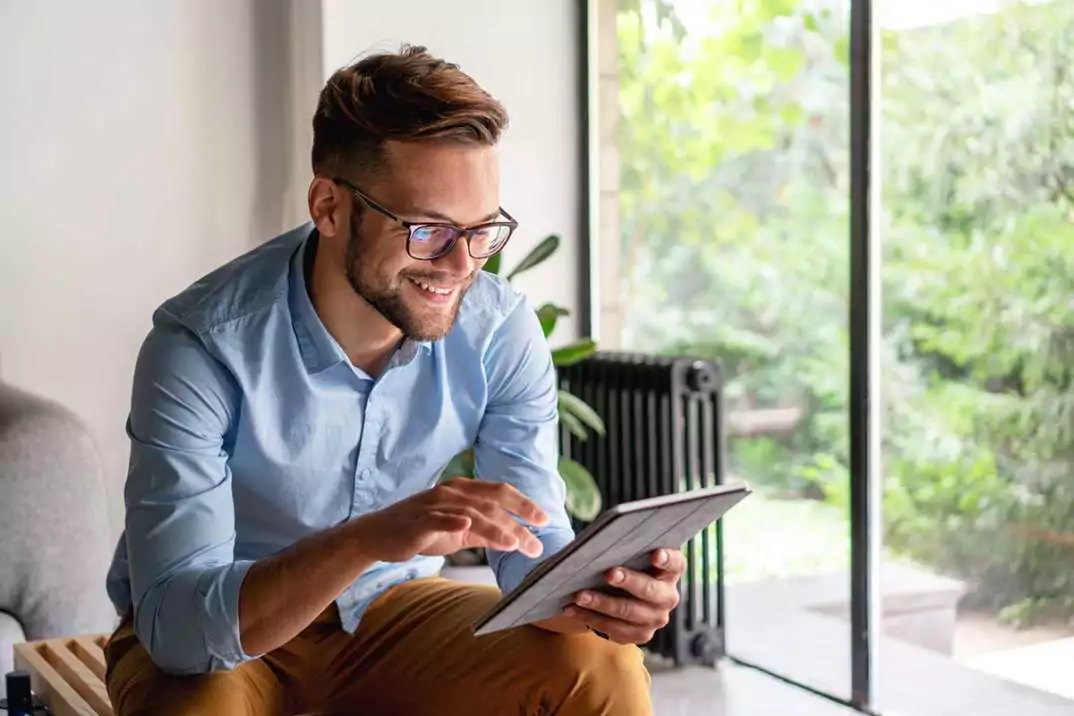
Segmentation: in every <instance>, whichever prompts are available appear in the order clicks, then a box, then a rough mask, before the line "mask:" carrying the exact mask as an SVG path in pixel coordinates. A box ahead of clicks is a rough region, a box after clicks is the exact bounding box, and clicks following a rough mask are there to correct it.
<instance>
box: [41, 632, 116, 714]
mask: <svg viewBox="0 0 1074 716" xmlns="http://www.w3.org/2000/svg"><path fill="white" fill-rule="evenodd" d="M69 645H70V642H69V640H66V639H53V640H50V641H46V642H45V644H44V649H43V650H42V652H41V653H42V655H43V656H44V657H45V660H46V661H48V663H49V664H51V665H52V666H53V668H55V669H56V671H57V672H58V673H59V674H60V676H61V677H63V678H64V679H66V680H67V683H68V684H70V685H71V687H72V688H73V689H74V690H75V691H77V692H78V695H79V696H81V697H82V698H83V699H84V700H85V701H86V703H87V704H89V705H90V707H91V708H92V709H93V710H94V712H95V713H96V714H97V715H98V716H115V712H113V711H112V706H111V704H110V703H109V700H108V690H107V689H106V688H105V686H104V681H103V680H102V679H100V678H98V676H97V675H96V674H95V673H93V671H91V670H90V668H89V667H88V666H86V665H85V664H83V663H82V662H81V661H80V660H79V659H78V658H77V657H76V656H75V655H74V653H73V652H72V651H71V649H70V648H69Z"/></svg>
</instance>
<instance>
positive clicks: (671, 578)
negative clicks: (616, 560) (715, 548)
mask: <svg viewBox="0 0 1074 716" xmlns="http://www.w3.org/2000/svg"><path fill="white" fill-rule="evenodd" d="M650 561H651V563H652V565H653V569H652V570H651V571H650V572H648V573H646V572H636V571H634V570H632V569H628V568H626V567H615V568H613V569H610V570H608V571H607V572H606V573H605V575H604V578H605V580H606V581H607V582H608V584H609V585H610V586H612V587H615V588H617V589H619V590H622V592H623V593H622V594H621V595H618V596H612V595H610V594H605V593H602V592H597V591H591V590H585V591H582V592H579V593H578V594H576V595H575V596H574V604H573V605H571V606H568V607H567V608H566V609H564V614H566V615H567V616H569V617H571V618H572V619H574V620H576V621H578V622H581V623H582V624H584V625H585V626H587V627H589V628H590V629H592V630H593V631H595V632H598V633H600V634H601V635H602V636H606V637H607V638H608V639H610V640H612V641H614V642H617V643H619V644H645V643H646V642H648V641H650V640H651V639H652V638H653V634H654V633H655V632H656V630H657V629H660V628H661V627H663V626H665V625H666V624H667V623H668V618H669V616H670V614H671V610H672V609H674V608H675V607H676V606H677V605H678V603H679V589H678V581H679V578H680V577H681V576H682V574H683V572H685V571H686V557H685V556H684V555H683V553H682V552H681V551H680V550H677V549H658V550H656V551H654V552H653V553H652V554H651V555H650Z"/></svg>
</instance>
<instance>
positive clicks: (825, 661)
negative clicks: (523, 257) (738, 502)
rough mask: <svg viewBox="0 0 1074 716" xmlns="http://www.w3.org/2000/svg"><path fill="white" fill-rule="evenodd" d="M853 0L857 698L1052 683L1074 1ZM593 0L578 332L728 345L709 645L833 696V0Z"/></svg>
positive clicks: (840, 422)
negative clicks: (876, 517)
mask: <svg viewBox="0 0 1074 716" xmlns="http://www.w3.org/2000/svg"><path fill="white" fill-rule="evenodd" d="M855 2H857V0H855ZM873 6H874V13H875V18H876V20H875V22H876V23H877V25H878V28H877V32H876V33H875V35H874V37H875V38H876V43H875V46H873V48H872V52H873V57H874V59H875V60H876V61H877V62H879V63H880V72H879V73H878V74H877V75H876V77H877V79H878V82H877V83H876V84H874V86H873V91H874V93H875V98H874V112H873V113H872V123H873V128H874V135H873V141H875V142H879V143H880V144H879V145H878V146H877V150H878V151H877V152H876V154H875V156H877V157H879V158H880V160H881V161H880V163H879V165H878V166H875V167H873V172H872V177H873V181H877V182H880V186H881V191H880V192H879V194H878V195H879V196H880V197H882V201H881V202H880V203H879V204H878V205H877V206H875V207H873V210H874V211H875V212H877V213H876V220H875V221H874V226H875V228H876V230H877V231H878V233H879V236H878V237H876V238H877V239H878V240H879V244H878V245H881V246H882V247H883V250H882V269H881V273H880V277H881V282H880V286H876V287H875V288H876V289H878V290H880V289H882V296H883V302H882V310H881V311H880V312H879V314H877V315H876V316H874V319H875V320H878V321H880V322H881V323H880V327H881V330H882V340H881V344H880V346H879V356H878V359H879V360H878V364H879V366H880V385H881V387H882V394H881V400H882V403H881V416H882V424H881V426H880V429H881V430H882V432H881V447H882V460H881V465H882V482H881V483H880V486H881V503H882V518H883V522H882V525H883V548H882V550H881V554H880V556H879V564H875V565H873V567H874V568H875V570H876V574H877V575H878V580H879V593H878V596H879V599H880V604H879V605H877V606H878V608H879V609H880V612H881V616H882V618H881V620H880V624H879V627H880V629H879V632H880V633H878V634H876V635H874V638H875V639H876V640H877V641H878V643H879V645H880V646H879V650H878V653H879V657H880V659H879V662H878V663H877V664H876V665H875V667H876V668H875V670H874V676H873V680H874V684H875V685H876V691H875V696H874V701H875V702H876V704H877V706H878V707H880V708H881V709H883V708H885V707H886V706H888V707H892V708H895V709H897V710H900V711H902V710H905V709H907V708H914V707H919V706H921V705H922V704H926V703H931V704H944V705H945V706H955V707H957V706H959V705H962V706H965V707H966V708H969V709H971V710H972V711H973V712H974V713H981V714H987V713H989V712H990V711H989V710H987V709H986V708H984V706H987V705H988V703H987V702H988V700H989V699H990V698H991V696H990V694H992V693H994V692H993V691H990V690H989V689H990V687H992V686H994V685H995V684H1000V685H1001V686H1002V685H1004V684H1006V685H1010V684H1012V683H1014V684H1018V685H1019V686H1018V687H1017V688H1003V689H1001V690H1002V691H1003V692H1004V694H1005V695H1006V697H1008V698H1016V699H1018V701H1017V702H1016V703H1017V704H1018V708H1019V712H1020V713H1022V712H1024V713H1034V711H1032V709H1033V708H1034V707H1035V706H1040V707H1041V708H1052V707H1055V705H1056V704H1061V703H1064V702H1063V701H1062V700H1063V699H1065V698H1069V699H1071V700H1074V688H1072V687H1071V686H1069V684H1068V682H1067V681H1066V680H1065V677H1066V674H1067V672H1069V665H1070V664H1074V627H1071V624H1072V623H1074V384H1072V376H1074V298H1072V297H1074V2H1067V1H1066V0H1057V1H1054V2H1041V1H1038V2H1032V3H1024V4H1021V5H1012V4H1011V3H1004V2H1000V1H999V0H960V2H953V1H950V0H948V1H947V2H937V1H936V0H929V1H928V2H924V1H921V0H914V1H911V0H874V3H873ZM599 7H600V8H601V13H602V17H601V20H600V22H599V23H598V28H599V31H600V32H601V38H600V43H601V47H602V51H601V53H600V58H601V59H600V62H601V66H600V67H599V72H598V73H596V74H597V76H599V80H598V81H599V83H600V87H599V92H598V96H599V97H600V98H601V103H600V117H599V120H600V125H601V126H600V129H601V131H600V132H598V133H597V134H596V135H595V141H598V142H599V146H598V148H599V149H600V151H599V153H598V156H599V161H600V171H599V172H595V176H599V177H600V182H601V183H600V185H599V186H598V187H597V188H598V189H599V196H600V197H601V199H600V204H599V211H600V219H601V221H600V226H601V232H600V236H599V247H600V250H599V255H600V258H599V262H598V265H599V266H601V267H602V268H603V271H604V273H603V274H602V275H601V276H600V282H599V285H600V296H599V299H600V300H599V310H598V323H599V326H600V332H599V339H600V341H601V343H602V345H603V346H605V347H619V348H625V349H630V350H641V351H649V352H658V353H675V354H690V355H695V356H698V357H702V358H707V359H711V360H714V361H716V362H718V363H720V364H721V365H722V366H723V367H724V369H725V371H726V374H727V376H728V384H727V387H726V405H727V410H728V413H729V416H730V436H729V444H728V450H729V454H728V461H727V465H728V469H729V471H730V473H732V476H733V477H741V478H744V479H747V480H749V481H750V482H752V483H753V484H754V486H755V487H757V489H758V494H757V495H756V496H755V497H754V498H751V499H750V500H748V501H747V502H745V503H743V504H742V506H740V507H739V508H737V509H736V510H735V511H733V512H732V513H731V514H730V515H729V516H728V517H727V518H726V520H725V528H726V533H725V535H726V536H725V548H726V555H725V557H726V564H727V580H728V586H727V605H726V608H727V633H728V651H729V652H730V653H731V655H733V656H735V657H738V658H740V659H743V660H745V661H748V662H752V663H755V664H758V665H760V666H763V667H765V668H768V669H770V670H772V671H775V672H777V673H780V674H781V675H783V676H786V677H788V678H790V679H792V680H794V681H798V682H800V683H803V684H805V685H808V686H810V687H813V688H816V689H819V690H822V691H824V692H827V693H829V694H833V695H835V696H837V697H839V698H843V699H847V700H849V699H850V692H851V683H850V675H851V661H852V657H851V653H850V644H851V634H850V614H851V589H850V584H851V579H850V561H849V558H850V553H851V537H850V535H851V530H850V509H851V508H850V485H851V482H852V476H851V475H850V464H851V463H850V452H851V450H850V441H851V439H852V436H851V434H850V431H849V427H848V426H849V423H850V420H849V412H848V411H849V401H850V398H851V396H850V395H849V375H850V361H851V360H852V358H853V356H852V352H851V350H850V333H849V325H848V315H849V308H850V300H851V296H850V286H851V276H850V270H849V266H850V254H849V247H850V233H851V230H850V208H851V207H850V196H851V186H850V184H851V181H852V178H851V156H850V152H851V145H850V123H851V108H850V81H851V66H850V65H851V61H852V60H851V53H850V41H849V28H850V22H849V3H848V2H846V1H845V0H752V1H746V0H618V2H616V1H615V0H601V2H600V3H599ZM609 15H611V16H612V17H613V18H614V22H611V21H609ZM609 43H611V44H612V46H613V48H614V51H613V52H608V51H606V49H607V47H608V46H609ZM975 699H984V700H985V703H984V705H981V704H980V703H979V702H978V701H975ZM995 703H998V702H995ZM1004 703H1009V702H1004ZM978 706H981V708H977V707H978ZM1065 707H1071V708H1074V704H1072V703H1066V705H1065ZM1041 713H1044V711H1041Z"/></svg>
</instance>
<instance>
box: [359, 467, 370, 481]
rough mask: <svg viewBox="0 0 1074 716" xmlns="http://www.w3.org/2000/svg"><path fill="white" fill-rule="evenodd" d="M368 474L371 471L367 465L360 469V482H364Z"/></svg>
mask: <svg viewBox="0 0 1074 716" xmlns="http://www.w3.org/2000/svg"><path fill="white" fill-rule="evenodd" d="M370 474H371V471H370V469H369V468H368V467H367V468H365V469H364V470H362V471H361V472H359V473H358V479H359V480H361V481H362V482H365V481H366V480H368V479H369V475H370Z"/></svg>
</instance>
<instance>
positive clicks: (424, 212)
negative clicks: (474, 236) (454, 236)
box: [401, 207, 503, 226]
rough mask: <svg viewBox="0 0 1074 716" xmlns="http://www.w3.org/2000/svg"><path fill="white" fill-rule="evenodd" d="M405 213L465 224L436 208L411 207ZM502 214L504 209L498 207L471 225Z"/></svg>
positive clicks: (454, 223) (455, 224)
mask: <svg viewBox="0 0 1074 716" xmlns="http://www.w3.org/2000/svg"><path fill="white" fill-rule="evenodd" d="M401 213H404V212H401ZM405 214H406V215H407V216H420V217H422V218H426V219H436V220H437V221H443V222H446V223H448V224H452V225H454V226H463V224H459V223H457V222H456V221H455V220H454V219H452V218H451V217H450V216H447V215H446V214H441V213H440V212H439V211H436V210H434V209H420V208H418V207H411V208H410V209H409V210H408V211H406V212H405ZM501 214H503V209H500V208H499V207H497V209H496V211H494V212H492V213H491V214H487V215H485V216H484V217H482V218H481V219H479V220H477V221H475V222H474V223H473V224H470V226H476V225H477V224H484V223H485V222H488V221H494V220H496V219H498V218H500V215H501Z"/></svg>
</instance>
